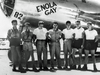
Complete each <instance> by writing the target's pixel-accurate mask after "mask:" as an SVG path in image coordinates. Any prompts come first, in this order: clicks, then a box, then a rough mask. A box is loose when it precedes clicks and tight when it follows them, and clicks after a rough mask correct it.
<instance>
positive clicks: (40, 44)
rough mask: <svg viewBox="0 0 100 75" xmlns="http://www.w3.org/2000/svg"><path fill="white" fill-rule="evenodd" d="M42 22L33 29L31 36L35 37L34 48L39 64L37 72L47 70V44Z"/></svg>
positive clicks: (45, 30)
mask: <svg viewBox="0 0 100 75" xmlns="http://www.w3.org/2000/svg"><path fill="white" fill-rule="evenodd" d="M43 26H44V22H43V21H39V23H38V28H36V29H34V31H33V34H35V35H36V48H37V55H38V62H39V70H42V68H43V69H44V70H48V68H47V43H46V34H47V29H46V28H44V27H43ZM42 52H43V63H42Z"/></svg>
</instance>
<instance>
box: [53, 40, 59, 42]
mask: <svg viewBox="0 0 100 75" xmlns="http://www.w3.org/2000/svg"><path fill="white" fill-rule="evenodd" d="M51 42H59V40H51Z"/></svg>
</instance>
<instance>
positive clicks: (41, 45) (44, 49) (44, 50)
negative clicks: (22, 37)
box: [36, 40, 47, 67]
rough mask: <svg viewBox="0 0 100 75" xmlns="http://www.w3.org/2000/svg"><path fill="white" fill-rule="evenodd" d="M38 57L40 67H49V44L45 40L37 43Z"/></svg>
mask: <svg viewBox="0 0 100 75" xmlns="http://www.w3.org/2000/svg"><path fill="white" fill-rule="evenodd" d="M36 48H37V55H38V62H39V67H42V66H43V67H47V44H46V41H45V40H37V41H36ZM42 53H43V64H42Z"/></svg>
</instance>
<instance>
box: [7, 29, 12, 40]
mask: <svg viewBox="0 0 100 75" xmlns="http://www.w3.org/2000/svg"><path fill="white" fill-rule="evenodd" d="M7 39H8V40H9V41H10V39H11V30H8V33H7Z"/></svg>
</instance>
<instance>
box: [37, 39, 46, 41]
mask: <svg viewBox="0 0 100 75" xmlns="http://www.w3.org/2000/svg"><path fill="white" fill-rule="evenodd" d="M37 41H46V40H44V39H37Z"/></svg>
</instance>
